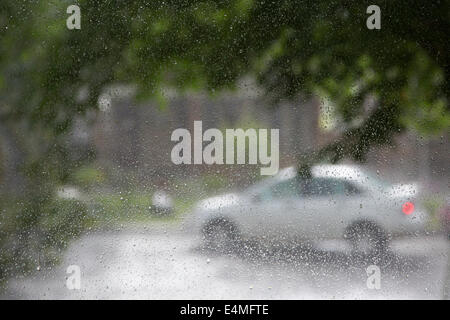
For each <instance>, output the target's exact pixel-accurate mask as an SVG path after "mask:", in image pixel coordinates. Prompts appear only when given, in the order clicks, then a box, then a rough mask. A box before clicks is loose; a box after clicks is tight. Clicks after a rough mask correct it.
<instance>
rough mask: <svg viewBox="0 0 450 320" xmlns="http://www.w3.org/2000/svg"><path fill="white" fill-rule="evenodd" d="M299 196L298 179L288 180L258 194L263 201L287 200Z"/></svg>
mask: <svg viewBox="0 0 450 320" xmlns="http://www.w3.org/2000/svg"><path fill="white" fill-rule="evenodd" d="M298 196H299V184H298V179H295V178H293V179H289V180H286V181H282V182H279V183H277V184H275V185H273V186H271V187H269V188H267V189H266V190H265V191H263V192H262V193H261V194H260V198H261V200H263V201H267V200H273V199H287V198H295V197H298Z"/></svg>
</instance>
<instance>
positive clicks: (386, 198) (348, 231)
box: [193, 165, 427, 253]
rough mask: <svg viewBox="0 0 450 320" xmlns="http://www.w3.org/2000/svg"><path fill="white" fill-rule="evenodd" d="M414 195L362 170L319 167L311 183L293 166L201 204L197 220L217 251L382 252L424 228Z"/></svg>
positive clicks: (414, 187) (411, 188)
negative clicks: (336, 244)
mask: <svg viewBox="0 0 450 320" xmlns="http://www.w3.org/2000/svg"><path fill="white" fill-rule="evenodd" d="M417 197H418V186H417V185H416V184H401V185H391V184H388V183H386V182H384V181H383V180H381V179H380V178H379V177H378V176H377V175H376V174H371V173H369V172H367V171H365V170H363V169H362V168H361V167H359V166H353V165H318V166H314V167H313V168H312V169H311V175H310V176H309V177H308V178H303V177H300V176H299V175H298V174H297V170H295V168H293V167H291V168H286V169H283V170H281V171H280V172H279V173H278V174H277V175H276V176H273V177H271V178H268V179H266V180H263V181H261V182H260V183H257V184H256V185H254V186H252V187H250V188H248V189H247V190H245V191H243V192H240V193H230V194H225V195H221V196H217V197H212V198H208V199H205V200H202V201H200V202H199V203H198V205H197V206H196V208H195V210H194V215H193V217H194V220H195V226H196V227H197V228H198V229H199V231H201V233H202V235H203V238H204V241H205V242H206V244H207V245H208V246H212V247H216V248H217V247H228V248H229V247H234V246H235V245H237V244H238V243H239V241H240V240H245V239H250V240H257V241H263V242H267V243H273V242H278V241H281V242H285V243H288V242H289V243H291V242H295V243H298V242H305V241H310V240H312V241H315V240H322V239H342V238H344V239H347V240H349V241H350V243H351V245H352V247H353V250H355V251H361V252H364V253H368V252H375V251H376V252H381V251H385V250H386V249H387V248H388V242H389V239H390V238H391V237H393V236H399V235H406V234H413V233H417V232H421V231H423V230H424V229H425V226H426V224H427V214H426V212H425V210H424V209H423V207H422V206H421V205H420V204H419V203H418V199H417Z"/></svg>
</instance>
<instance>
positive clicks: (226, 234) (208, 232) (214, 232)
mask: <svg viewBox="0 0 450 320" xmlns="http://www.w3.org/2000/svg"><path fill="white" fill-rule="evenodd" d="M203 240H204V244H205V246H206V247H207V248H208V249H212V250H214V251H218V252H223V253H230V252H233V251H235V250H236V249H237V248H238V244H239V236H238V231H237V228H236V226H235V225H234V224H233V223H231V222H229V221H228V220H225V219H215V220H212V221H210V222H208V223H207V224H206V225H205V227H204V228H203Z"/></svg>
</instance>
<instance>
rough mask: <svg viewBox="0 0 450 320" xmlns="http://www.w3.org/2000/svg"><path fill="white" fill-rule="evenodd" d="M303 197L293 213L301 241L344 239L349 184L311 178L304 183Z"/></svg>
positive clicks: (298, 199)
mask: <svg viewBox="0 0 450 320" xmlns="http://www.w3.org/2000/svg"><path fill="white" fill-rule="evenodd" d="M299 184H300V196H299V197H298V198H297V199H296V201H295V203H294V206H293V207H292V209H291V211H292V212H295V214H294V218H295V219H294V221H293V223H294V226H295V232H296V236H297V237H298V238H300V239H305V238H306V239H319V238H324V239H326V238H336V237H340V236H342V233H343V229H344V224H345V220H346V219H345V215H346V213H345V201H346V200H347V199H346V197H347V196H346V193H345V185H344V181H342V180H340V179H334V178H311V179H305V180H302V181H301V182H300V183H299Z"/></svg>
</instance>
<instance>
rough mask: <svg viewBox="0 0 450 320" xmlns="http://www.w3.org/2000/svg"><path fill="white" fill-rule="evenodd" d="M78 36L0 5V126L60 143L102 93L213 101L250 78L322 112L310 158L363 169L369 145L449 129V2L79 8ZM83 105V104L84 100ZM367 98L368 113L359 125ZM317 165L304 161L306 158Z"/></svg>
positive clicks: (96, 2)
mask: <svg viewBox="0 0 450 320" xmlns="http://www.w3.org/2000/svg"><path fill="white" fill-rule="evenodd" d="M77 3H78V5H79V6H80V8H81V15H82V18H81V19H82V20H81V30H68V29H67V28H66V23H65V22H66V18H67V17H68V16H69V14H67V13H66V8H67V6H68V5H70V4H72V3H71V1H13V0H4V1H2V4H1V5H0V10H1V11H0V12H1V13H0V30H1V36H0V92H1V93H2V95H1V96H2V99H1V101H0V104H1V112H0V116H1V117H2V118H3V120H6V119H28V120H29V123H30V124H33V125H44V126H45V127H48V128H50V129H51V130H52V132H54V133H56V134H58V133H60V132H64V131H65V130H67V128H68V127H69V126H70V124H71V121H72V119H73V117H74V116H75V115H77V114H83V113H84V112H85V111H86V110H87V109H90V108H96V107H97V99H98V96H99V94H100V93H101V91H102V90H103V88H104V87H105V86H106V85H107V84H110V83H117V82H127V83H135V84H136V85H137V86H138V89H139V90H138V93H139V96H141V97H144V98H146V97H149V96H155V95H158V94H160V92H161V87H162V86H174V87H176V88H178V89H187V88H202V89H205V88H206V89H208V90H210V91H216V90H219V89H221V88H229V87H234V86H236V83H237V82H238V81H239V80H240V79H241V78H242V77H244V76H248V75H249V76H252V77H254V78H255V79H256V80H257V82H258V84H259V86H261V87H262V88H263V89H264V92H265V93H266V94H267V95H268V97H270V98H271V99H274V100H278V99H289V98H292V97H294V96H296V95H298V94H299V93H302V94H318V95H320V96H321V97H322V98H324V99H330V101H332V102H333V103H334V104H335V105H336V108H337V110H338V112H339V114H340V115H341V117H342V118H343V120H344V121H345V123H346V128H347V132H346V133H344V134H343V136H342V139H341V140H338V141H336V142H335V143H333V144H332V145H330V146H327V147H326V148H324V149H323V150H321V151H320V152H319V153H318V154H316V156H319V157H321V158H323V157H326V158H328V159H330V160H334V161H336V160H339V159H341V158H342V157H344V156H351V157H353V158H355V159H359V160H361V159H363V158H364V155H365V153H366V151H367V150H368V148H369V147H370V145H372V144H373V143H385V142H389V141H390V138H391V137H392V136H393V134H394V133H397V132H399V131H401V130H402V129H404V128H405V127H413V128H416V129H418V130H420V131H423V132H425V133H436V132H441V131H442V130H447V129H448V127H449V123H450V120H449V107H448V96H449V85H448V81H447V79H448V76H449V52H450V50H449V49H450V48H449V41H448V40H447V37H448V34H449V31H450V28H449V1H447V0H442V1H420V2H417V1H412V0H409V1H399V0H393V1H386V0H380V1H378V3H377V5H379V6H380V8H381V30H368V29H367V27H366V19H367V18H368V16H369V14H367V13H366V8H367V6H368V5H370V4H372V3H369V2H367V1H362V2H360V1H358V2H356V1H336V0H324V1H301V2H300V1H292V0H281V1H255V0H228V1H225V0H224V1H193V0H192V1H189V0H185V1H173V0H172V1H171V0H168V1H135V0H129V1H123V0H109V1H106V0H104V1H100V0H90V1H87V0H85V1H84V0H80V1H78V2H77ZM81 92H87V93H88V94H87V96H86V97H84V98H83V97H82V94H80V93H81ZM368 95H370V96H373V97H375V98H376V99H377V101H378V108H377V109H376V110H375V111H374V112H373V113H372V114H371V115H366V114H365V113H364V110H363V100H364V98H365V97H367V96H368ZM314 159H315V158H314Z"/></svg>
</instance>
